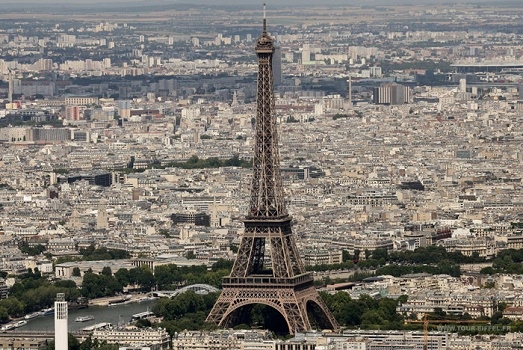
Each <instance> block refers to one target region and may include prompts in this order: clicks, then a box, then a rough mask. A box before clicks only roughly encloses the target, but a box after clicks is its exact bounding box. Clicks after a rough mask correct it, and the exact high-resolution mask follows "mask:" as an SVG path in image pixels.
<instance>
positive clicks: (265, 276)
mask: <svg viewBox="0 0 523 350" xmlns="http://www.w3.org/2000/svg"><path fill="white" fill-rule="evenodd" d="M263 12H264V14H263V31H262V34H261V36H260V37H259V38H258V40H257V43H256V48H255V51H256V55H257V56H258V82H257V105H256V121H255V146H254V159H253V178H252V184H251V194H250V204H249V212H248V213H247V215H246V217H245V220H244V225H245V231H244V233H243V236H242V238H241V242H240V246H239V249H238V254H237V256H236V260H235V262H234V265H233V268H232V271H231V274H230V275H229V276H227V277H224V278H223V281H222V287H223V289H222V293H221V295H220V296H219V298H218V300H217V301H216V304H215V305H214V307H213V309H212V310H211V312H210V313H209V316H208V317H207V321H208V322H214V323H217V324H218V325H219V326H221V327H230V326H234V325H237V324H242V323H248V322H249V320H248V318H249V317H250V314H251V311H252V309H253V307H254V306H255V305H257V304H263V305H265V306H268V307H270V308H272V309H274V310H276V311H277V312H278V313H279V314H280V315H281V316H282V318H283V320H284V323H285V325H286V328H287V330H288V333H290V334H293V333H294V332H296V331H308V330H312V329H313V327H312V325H314V326H315V327H314V328H317V329H325V328H327V329H332V330H337V329H338V324H337V322H336V320H335V319H334V317H333V316H332V313H331V312H330V311H329V310H328V309H327V307H326V305H325V303H324V302H323V300H322V299H321V297H320V296H319V294H318V292H317V291H316V289H315V288H314V285H313V278H312V275H311V274H310V273H308V272H306V271H305V268H304V266H303V262H302V260H301V258H300V256H299V252H298V249H297V247H296V241H295V236H294V234H293V232H292V227H291V220H292V218H291V216H290V215H289V214H288V212H287V209H286V207H285V198H284V191H283V185H282V179H281V171H280V156H279V149H278V134H277V127H276V120H275V116H274V83H273V72H272V62H273V54H274V51H275V48H274V39H273V38H272V37H271V36H270V35H269V34H268V32H267V18H266V14H265V4H264V11H263ZM310 315H312V317H313V319H312V320H311V319H309V316H310ZM311 321H314V323H313V324H311Z"/></svg>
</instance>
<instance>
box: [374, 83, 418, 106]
mask: <svg viewBox="0 0 523 350" xmlns="http://www.w3.org/2000/svg"><path fill="white" fill-rule="evenodd" d="M409 101H410V90H409V87H407V86H403V85H400V84H396V83H393V84H382V85H380V86H379V87H376V88H374V97H373V102H374V103H375V104H382V105H401V104H404V103H408V102H409Z"/></svg>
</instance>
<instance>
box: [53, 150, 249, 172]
mask: <svg viewBox="0 0 523 350" xmlns="http://www.w3.org/2000/svg"><path fill="white" fill-rule="evenodd" d="M133 164H134V160H133V159H131V161H130V162H129V165H128V167H127V168H124V169H116V170H117V171H119V172H122V173H126V174H128V173H141V172H144V171H145V170H147V169H167V168H181V169H211V168H223V167H241V168H251V167H252V161H249V160H245V159H240V158H239V156H238V155H237V154H235V155H233V156H232V157H231V158H228V159H220V158H217V157H210V158H205V159H203V158H199V157H198V156H196V155H194V156H191V157H190V158H189V159H187V160H186V161H185V162H177V161H173V162H169V163H167V164H163V165H162V164H160V162H153V163H152V164H150V165H149V166H147V168H139V169H137V168H134V167H133ZM55 172H56V171H55Z"/></svg>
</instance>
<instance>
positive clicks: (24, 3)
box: [0, 0, 523, 12]
mask: <svg viewBox="0 0 523 350" xmlns="http://www.w3.org/2000/svg"><path fill="white" fill-rule="evenodd" d="M263 1H264V0H0V5H2V6H3V8H4V9H5V10H6V11H10V12H16V11H17V10H18V9H20V10H25V9H27V7H28V6H30V7H31V9H36V8H51V7H55V8H56V7H61V8H63V9H74V8H83V9H87V8H94V9H96V8H99V9H101V8H108V9H109V8H111V9H115V8H119V7H122V8H124V7H128V8H132V7H138V6H158V5H167V6H169V5H176V4H190V5H195V6H196V7H198V6H201V5H204V6H213V7H214V6H216V7H219V6H221V5H225V6H231V5H238V6H239V7H243V8H252V7H255V6H260V8H261V6H262V4H263ZM487 3H488V4H492V5H499V6H502V7H504V6H507V5H509V6H512V5H513V6H517V7H522V6H523V0H364V1H362V0H267V8H268V9H269V10H270V9H271V8H272V9H277V8H282V7H294V6H296V7H305V6H307V7H308V6H343V5H356V6H361V5H394V4H417V5H427V6H430V5H434V4H451V5H452V4H483V5H484V4H487Z"/></svg>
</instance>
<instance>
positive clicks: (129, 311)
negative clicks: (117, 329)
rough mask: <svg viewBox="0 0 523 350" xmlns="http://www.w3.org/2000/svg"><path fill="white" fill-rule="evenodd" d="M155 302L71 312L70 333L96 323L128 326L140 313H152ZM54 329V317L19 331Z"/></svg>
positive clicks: (28, 323)
mask: <svg viewBox="0 0 523 350" xmlns="http://www.w3.org/2000/svg"><path fill="white" fill-rule="evenodd" d="M154 303H155V301H154V300H149V301H145V302H142V303H132V304H124V305H115V306H89V307H88V308H87V309H80V310H70V311H69V317H68V318H69V331H77V330H80V329H82V328H84V327H88V326H92V325H94V324H96V323H102V322H109V323H112V324H113V325H118V324H126V323H128V322H129V321H130V320H131V316H132V315H134V314H137V313H140V312H144V311H148V310H149V311H150V309H152V307H153V305H154ZM87 315H92V316H94V320H91V321H87V322H75V321H74V320H75V318H76V317H78V316H87ZM53 329H54V315H49V316H39V317H37V318H33V319H32V320H28V321H27V324H26V325H25V326H23V327H20V328H17V330H25V331H52V330H53Z"/></svg>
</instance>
